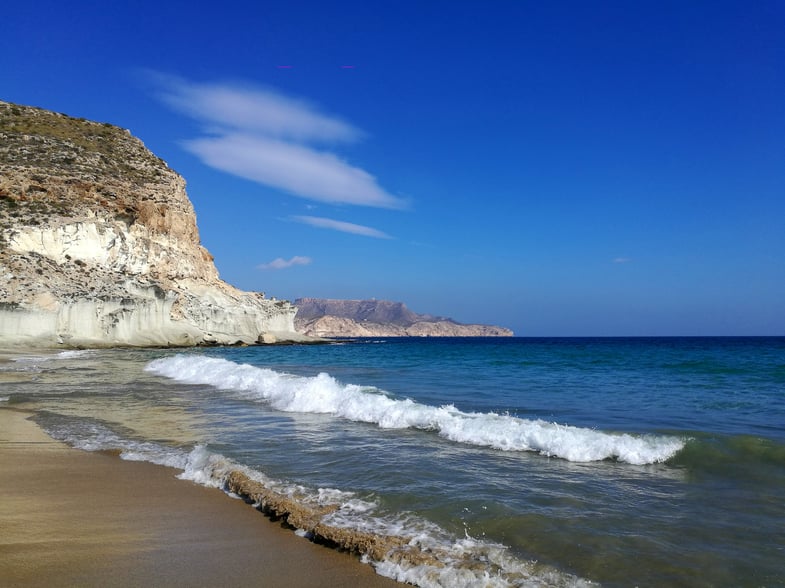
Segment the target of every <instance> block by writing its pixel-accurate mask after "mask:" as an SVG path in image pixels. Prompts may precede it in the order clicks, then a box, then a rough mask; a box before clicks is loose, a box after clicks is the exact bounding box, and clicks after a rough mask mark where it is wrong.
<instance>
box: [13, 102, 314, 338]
mask: <svg viewBox="0 0 785 588" xmlns="http://www.w3.org/2000/svg"><path fill="white" fill-rule="evenodd" d="M295 313H296V309H295V307H294V306H292V305H291V304H290V303H289V302H286V301H276V300H274V299H273V300H268V299H267V298H265V296H264V294H262V293H257V292H243V291H240V290H238V289H236V288H234V287H233V286H231V285H229V284H227V283H226V282H223V281H222V280H220V279H219V277H218V272H217V270H216V268H215V265H214V264H213V258H212V256H211V255H210V254H209V253H208V251H207V250H206V249H205V248H204V247H202V246H201V244H200V242H199V232H198V229H197V226H196V215H195V213H194V209H193V206H192V205H191V202H190V200H189V199H188V196H187V194H186V191H185V181H184V180H183V178H182V177H180V176H179V175H178V174H177V173H175V172H174V171H172V170H171V169H169V167H168V166H167V165H166V163H165V162H164V161H163V160H161V159H159V158H158V157H156V156H155V155H154V154H153V153H151V152H150V151H149V150H148V149H147V148H145V146H144V145H143V144H142V142H141V141H140V140H139V139H136V138H135V137H133V136H132V135H131V134H130V132H129V131H126V130H124V129H121V128H119V127H116V126H113V125H109V124H101V123H96V122H91V121H87V120H84V119H75V118H72V117H69V116H66V115H63V114H58V113H54V112H50V111H47V110H42V109H38V108H32V107H27V106H19V105H15V104H10V103H7V102H2V101H0V345H6V346H7V345H15V344H23V345H33V346H47V347H53V346H66V347H78V346H116V345H130V346H191V345H207V344H235V343H247V344H251V343H257V342H260V343H261V342H264V343H271V342H278V341H282V340H288V341H291V340H299V339H305V338H304V337H302V336H301V335H298V334H297V333H296V332H295V329H294V324H293V320H294V315H295Z"/></svg>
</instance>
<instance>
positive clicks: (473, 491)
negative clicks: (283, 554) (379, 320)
mask: <svg viewBox="0 0 785 588" xmlns="http://www.w3.org/2000/svg"><path fill="white" fill-rule="evenodd" d="M0 369H2V370H3V371H5V372H6V373H5V374H4V378H3V380H2V381H3V383H2V390H0V399H5V400H3V402H2V403H0V406H2V405H3V404H6V405H12V406H23V407H25V408H28V409H31V410H35V411H37V413H38V415H37V418H38V421H39V422H40V423H41V424H42V425H43V426H44V427H45V428H46V429H47V430H48V431H50V432H51V433H52V434H53V435H55V436H57V437H59V438H62V439H64V440H66V441H68V442H69V443H71V444H73V445H75V446H77V447H81V448H84V449H107V448H118V449H121V450H124V452H125V453H124V456H125V457H126V458H128V459H147V460H150V461H155V462H158V463H167V464H169V465H172V466H175V467H178V468H180V469H182V470H184V471H185V474H184V477H186V478H188V479H192V480H196V481H198V482H201V483H209V484H219V483H220V478H221V475H222V473H221V472H223V471H225V470H226V468H231V467H247V468H249V471H252V472H255V473H256V474H257V475H258V476H260V479H264V480H265V482H266V483H268V484H270V485H272V486H274V487H276V488H279V489H288V491H293V490H292V489H297V492H300V493H303V494H304V495H311V496H314V497H316V496H318V497H319V500H325V501H328V502H332V503H334V504H338V505H340V508H339V509H338V510H337V511H336V513H335V514H334V515H332V517H333V518H332V523H334V524H337V525H340V526H347V527H352V528H357V529H363V530H371V531H373V532H377V533H380V534H403V535H406V536H407V537H412V538H413V539H412V540H413V541H415V542H419V543H418V545H421V547H422V548H423V549H431V550H441V551H442V552H444V553H447V554H448V555H447V556H446V559H445V564H444V568H443V569H442V568H440V569H439V570H422V569H416V568H413V567H408V568H407V567H406V565H405V564H404V565H400V564H393V563H391V562H372V563H373V564H374V565H375V566H376V567H377V570H378V571H379V572H380V573H383V574H385V575H389V576H392V577H396V578H398V579H401V580H408V581H411V582H415V583H418V584H419V585H422V586H431V585H434V586H436V585H443V586H459V585H466V586H475V585H476V586H485V585H500V586H503V585H523V586H526V585H546V586H548V585H551V586H560V585H582V584H585V583H587V582H592V583H597V584H601V585H604V586H785V564H784V563H783V562H785V338H653V339H647V338H631V339H615V338H614V339H530V338H512V339H507V338H504V339H419V338H418V339H376V340H373V339H369V340H361V341H359V342H353V343H346V344H341V345H326V346H292V347H249V348H215V349H201V350H192V351H186V352H176V351H170V350H165V351H162V350H154V351H153V350H150V351H129V350H108V351H87V352H75V353H66V354H60V355H55V356H45V357H44V356H37V357H36V356H28V357H16V358H15V361H11V362H7V363H4V364H0ZM219 458H220V459H219ZM216 460H218V461H220V463H221V464H222V465H221V466H220V467H218V466H216V465H215V464H216V463H217V461H216ZM227 463H228V464H230V465H228V466H227V465H225V464H227ZM533 562H537V563H536V564H535V563H533Z"/></svg>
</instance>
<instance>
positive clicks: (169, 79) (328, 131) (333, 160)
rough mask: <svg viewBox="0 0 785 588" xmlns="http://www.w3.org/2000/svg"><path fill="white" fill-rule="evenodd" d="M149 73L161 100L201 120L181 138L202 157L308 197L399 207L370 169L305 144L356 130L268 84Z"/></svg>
mask: <svg viewBox="0 0 785 588" xmlns="http://www.w3.org/2000/svg"><path fill="white" fill-rule="evenodd" d="M149 77H150V78H151V79H153V81H154V82H155V84H156V85H157V87H158V95H159V97H160V98H161V100H163V101H164V102H165V103H166V104H168V105H169V106H171V107H173V108H174V109H175V110H178V111H180V112H182V113H184V114H187V115H188V116H191V117H192V118H194V119H196V120H198V121H200V122H201V123H203V124H204V128H205V134H204V136H202V137H200V138H197V139H191V140H188V141H184V142H183V145H184V146H185V148H186V149H188V150H189V151H190V152H191V153H193V154H194V155H196V156H197V157H198V158H199V159H201V160H202V162H204V163H205V164H206V165H209V166H210V167H214V168H216V169H219V170H221V171H224V172H227V173H230V174H233V175H236V176H240V177H243V178H246V179H249V180H252V181H254V182H258V183H260V184H264V185H266V186H270V187H273V188H276V189H280V190H285V191H286V192H289V193H290V194H293V195H295V196H299V197H301V198H306V199H308V200H315V201H318V202H330V203H334V204H353V205H357V206H373V207H378V208H404V207H405V202H404V201H403V200H401V199H400V198H397V197H396V196H393V195H392V194H389V193H388V192H387V191H385V190H384V189H383V188H382V187H381V186H380V185H379V184H378V182H377V181H376V178H375V177H374V176H373V175H371V174H370V173H368V172H366V171H365V170H363V169H360V168H358V167H355V166H353V165H351V164H349V163H347V162H346V161H344V160H343V159H341V158H340V157H338V156H337V155H335V154H334V153H331V152H329V151H325V150H322V149H315V148H314V147H312V146H310V145H308V144H307V143H315V142H331V143H336V142H350V141H356V140H358V139H360V138H361V137H362V136H363V133H362V131H360V130H359V129H357V128H356V127H354V126H353V125H351V124H349V123H347V122H345V121H343V120H341V119H340V118H338V117H335V116H330V115H326V114H322V113H321V112H319V111H318V109H317V108H316V107H315V106H314V105H312V104H310V103H308V102H306V101H303V100H300V99H296V98H292V97H289V96H284V95H283V94H280V93H278V92H275V91H273V90H268V89H260V88H251V87H247V86H241V85H238V84H197V83H192V82H189V81H186V80H183V79H181V78H178V77H174V76H166V75H163V74H159V73H149Z"/></svg>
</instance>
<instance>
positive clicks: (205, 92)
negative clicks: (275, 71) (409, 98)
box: [152, 74, 364, 141]
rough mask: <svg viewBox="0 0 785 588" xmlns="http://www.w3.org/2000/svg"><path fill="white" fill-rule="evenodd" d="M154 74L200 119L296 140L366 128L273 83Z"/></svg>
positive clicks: (175, 103)
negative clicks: (270, 85)
mask: <svg viewBox="0 0 785 588" xmlns="http://www.w3.org/2000/svg"><path fill="white" fill-rule="evenodd" d="M152 75H153V78H154V80H155V81H156V83H157V84H158V85H159V87H160V89H159V92H158V95H159V97H160V98H161V99H162V100H163V101H164V102H166V103H167V104H168V105H169V106H171V107H173V108H174V109H175V110H179V111H180V112H183V113H184V114H187V115H189V116H191V117H193V118H195V119H196V120H199V121H202V122H207V123H212V124H218V125H220V126H221V127H227V128H230V129H242V130H244V131H246V132H255V133H261V134H263V135H267V136H272V137H278V138H282V139H289V140H295V141H355V140H357V139H359V138H361V137H362V136H363V134H364V133H363V132H362V131H360V130H359V129H357V128H356V127H354V126H352V125H351V124H349V123H347V122H344V121H343V120H341V119H340V118H338V117H336V116H328V115H326V114H322V113H321V112H319V110H318V108H317V107H316V106H315V105H313V104H311V103H309V102H307V101H305V100H301V99H298V98H292V97H289V96H284V95H283V94H281V93H280V92H276V91H275V90H272V89H268V88H254V87H251V86H243V85H240V84H216V83H212V84H211V83H204V84H197V83H193V82H189V81H187V80H184V79H182V78H179V77H176V76H167V75H162V74H152Z"/></svg>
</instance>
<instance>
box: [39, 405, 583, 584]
mask: <svg viewBox="0 0 785 588" xmlns="http://www.w3.org/2000/svg"><path fill="white" fill-rule="evenodd" d="M36 421H37V422H39V424H40V425H41V426H42V427H43V429H44V430H45V431H46V432H47V433H48V434H49V435H51V436H52V437H53V438H55V439H58V440H61V441H65V442H66V443H68V444H69V445H71V446H74V447H77V448H81V449H84V450H88V451H112V452H118V453H119V455H120V457H121V458H122V459H125V460H129V461H146V462H150V463H154V464H158V465H165V466H168V467H173V468H175V469H179V470H180V471H181V473H180V474H179V475H178V476H177V477H178V478H180V479H181V480H190V481H192V482H194V483H197V484H200V485H203V486H207V487H213V488H220V489H223V490H224V491H225V492H227V493H229V494H230V495H232V496H239V497H241V498H243V499H245V501H246V502H248V503H251V504H252V505H253V506H254V508H256V509H257V510H259V511H260V512H262V513H263V514H265V515H266V516H268V517H269V518H271V519H272V520H274V521H282V522H284V523H285V524H286V525H288V526H289V527H290V528H292V529H293V530H295V531H296V532H297V534H298V535H300V536H302V537H305V538H307V539H309V540H311V541H313V542H315V543H319V544H323V545H325V546H328V547H332V548H336V549H340V550H344V551H348V552H351V553H354V554H357V555H359V556H360V557H361V559H362V560H363V561H364V562H366V563H369V564H371V565H372V566H373V567H374V568H375V570H376V572H377V573H378V574H379V575H382V576H385V577H388V578H391V579H394V580H396V581H399V582H405V583H409V584H413V585H415V586H420V587H423V588H473V587H476V586H483V587H485V588H508V587H511V586H538V587H542V588H584V587H587V586H594V584H593V583H592V582H589V581H587V580H584V579H582V578H579V577H577V576H573V575H571V574H566V573H564V572H561V571H559V570H557V569H555V568H552V567H550V566H547V565H544V564H539V563H537V562H535V561H525V560H522V559H519V558H517V557H515V556H514V555H512V554H510V552H509V549H508V548H507V547H506V546H504V545H500V544H497V543H492V542H489V541H485V540H479V539H474V538H472V537H470V536H468V535H467V536H466V537H463V538H455V537H453V536H452V535H450V534H449V533H447V532H445V531H444V530H443V529H441V528H440V527H438V526H437V525H434V524H433V523H431V522H429V521H426V520H424V519H421V518H418V517H414V516H412V515H410V514H407V513H387V514H379V513H378V512H377V510H378V506H379V505H378V504H375V503H372V502H369V501H367V500H363V499H361V498H359V497H357V496H356V495H355V494H354V493H352V492H344V491H341V490H337V489H332V488H319V489H317V490H314V489H311V488H308V487H305V486H302V485H297V484H291V483H286V482H282V481H278V480H274V479H271V478H269V477H268V476H266V475H265V474H264V473H262V472H260V471H258V470H255V469H252V468H249V467H247V466H244V465H242V464H240V463H237V462H235V461H234V460H232V459H229V458H227V457H225V456H223V455H221V454H219V453H215V452H211V451H209V450H208V449H207V448H206V447H204V446H201V445H199V446H196V447H194V448H193V449H191V450H190V451H187V450H186V449H184V448H173V447H167V446H164V445H160V444H157V443H153V442H140V441H135V440H132V439H127V438H123V437H122V436H120V435H119V434H117V433H116V432H114V431H112V430H111V429H109V428H108V427H107V426H106V425H104V424H102V423H98V422H91V421H89V420H87V419H83V418H72V417H62V416H60V415H58V416H54V415H42V414H39V415H38V416H37V417H36Z"/></svg>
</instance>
